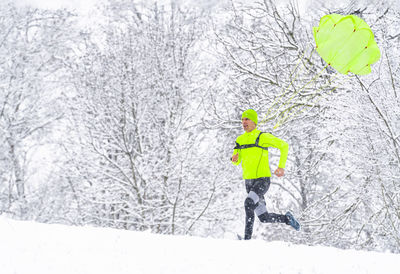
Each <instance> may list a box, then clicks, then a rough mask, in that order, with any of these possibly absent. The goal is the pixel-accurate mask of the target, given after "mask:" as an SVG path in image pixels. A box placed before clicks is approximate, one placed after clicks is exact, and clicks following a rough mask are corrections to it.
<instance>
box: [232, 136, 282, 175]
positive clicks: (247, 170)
mask: <svg viewBox="0 0 400 274" xmlns="http://www.w3.org/2000/svg"><path fill="white" fill-rule="evenodd" d="M260 133H261V131H259V130H258V129H254V130H253V131H251V132H245V133H243V134H242V135H240V136H239V137H237V139H236V143H237V144H238V145H251V144H255V142H256V139H257V137H258V135H259V134H260ZM258 145H259V146H261V147H274V148H277V149H279V150H280V152H281V155H280V160H279V165H278V167H280V168H285V164H286V160H287V155H288V151H289V145H288V143H286V142H285V141H283V140H281V139H279V138H277V137H275V136H274V135H272V134H270V133H263V134H261V136H260V138H259V142H258ZM237 153H238V154H239V159H238V161H237V162H236V163H235V162H232V163H233V164H234V165H239V164H242V169H243V179H256V178H262V177H271V171H270V168H269V161H268V150H265V149H262V148H259V147H251V148H242V149H234V151H233V154H232V156H233V155H235V154H237Z"/></svg>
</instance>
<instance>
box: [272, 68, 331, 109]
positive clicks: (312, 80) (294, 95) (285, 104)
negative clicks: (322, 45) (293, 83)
mask: <svg viewBox="0 0 400 274" xmlns="http://www.w3.org/2000/svg"><path fill="white" fill-rule="evenodd" d="M328 66H329V65H326V66H325V67H324V68H323V69H322V70H321V71H320V72H319V73H318V74H317V75H316V76H314V77H313V78H312V79H311V80H310V81H308V82H307V83H306V84H305V85H304V86H302V87H301V88H300V89H299V90H297V91H296V92H295V93H294V94H293V95H292V97H291V98H290V99H289V100H287V101H286V102H285V103H284V104H283V105H282V106H281V107H279V109H278V110H277V111H276V112H280V110H281V109H282V108H284V107H285V106H287V105H288V103H289V102H290V101H292V100H293V99H294V98H295V97H296V95H297V94H299V93H300V92H301V91H302V90H303V89H304V88H305V87H307V86H308V85H309V84H311V83H312V82H314V81H315V80H316V79H317V78H318V77H319V76H320V75H321V74H322V73H323V72H324V70H325V69H326V68H327V67H328Z"/></svg>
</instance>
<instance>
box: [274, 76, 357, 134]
mask: <svg viewBox="0 0 400 274" xmlns="http://www.w3.org/2000/svg"><path fill="white" fill-rule="evenodd" d="M338 76H340V74H339V73H336V74H335V76H334V77H333V79H330V80H329V83H327V84H326V85H325V86H323V87H321V88H319V89H318V90H317V92H316V93H315V95H314V96H313V97H312V98H311V99H309V100H308V101H307V102H306V103H305V104H303V107H302V108H301V109H299V110H298V111H297V112H293V113H291V114H289V116H286V117H283V118H281V119H280V120H279V121H278V122H277V123H276V125H275V126H274V129H277V128H278V127H280V126H281V125H283V124H285V123H286V122H288V121H289V120H291V119H293V118H294V117H296V116H298V115H300V114H301V113H303V112H304V111H305V109H306V108H307V107H308V104H309V103H310V102H312V100H313V99H314V98H315V97H317V96H318V94H319V92H320V91H321V90H323V89H325V88H327V87H328V86H329V85H330V83H332V82H334V81H335V80H336V79H337V78H338ZM353 76H354V75H353ZM353 76H351V77H353ZM351 77H350V78H351ZM337 88H338V87H337V86H336V87H333V88H332V89H331V90H329V91H328V92H327V93H325V94H324V95H321V96H320V97H319V98H318V99H317V100H316V101H315V102H313V105H312V106H310V109H312V108H314V107H315V105H316V104H317V103H318V102H319V101H321V99H324V98H326V97H327V95H330V94H332V93H333V91H334V90H336V89H337ZM291 108H294V107H293V106H292V107H291ZM289 110H290V109H289ZM287 111H288V110H287ZM287 111H285V112H287Z"/></svg>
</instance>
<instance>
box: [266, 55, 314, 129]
mask: <svg viewBox="0 0 400 274" xmlns="http://www.w3.org/2000/svg"><path fill="white" fill-rule="evenodd" d="M314 51H315V49H314V50H313V51H312V52H311V56H312V54H313V53H314ZM305 53H306V51H305V50H304V52H303V54H302V55H301V58H300V59H299V61H298V62H297V64H296V67H295V68H294V70H293V72H292V73H291V74H290V79H292V80H291V82H290V83H289V85H288V86H287V87H286V88H285V89H284V90H283V91H282V92H281V95H280V96H278V97H277V98H275V100H274V102H273V103H272V105H271V106H270V107H269V108H268V110H267V113H266V114H265V115H264V118H263V119H262V121H261V122H260V123H259V124H261V125H262V124H264V123H266V122H267V121H269V120H270V119H272V118H273V116H272V117H270V118H269V116H270V112H271V110H272V109H273V108H274V107H275V106H276V105H277V104H278V103H280V101H281V99H282V98H283V97H284V96H285V95H286V93H287V91H288V89H289V88H290V86H292V85H293V82H294V81H295V80H296V79H297V75H298V73H299V71H297V72H296V70H297V69H298V67H299V65H300V63H301V62H302V61H303V59H304V55H305ZM295 72H296V75H295V77H294V78H293V74H294V73H295ZM276 112H277V111H276ZM274 116H275V115H274Z"/></svg>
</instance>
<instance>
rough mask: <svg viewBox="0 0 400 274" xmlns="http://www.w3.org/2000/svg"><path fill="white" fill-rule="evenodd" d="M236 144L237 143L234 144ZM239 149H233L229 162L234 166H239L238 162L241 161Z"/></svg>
mask: <svg viewBox="0 0 400 274" xmlns="http://www.w3.org/2000/svg"><path fill="white" fill-rule="evenodd" d="M236 144H237V143H236ZM240 154H241V153H240V149H234V150H233V153H232V157H231V162H232V164H234V165H236V166H237V165H239V164H240V162H241V161H242V159H241V157H240Z"/></svg>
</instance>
